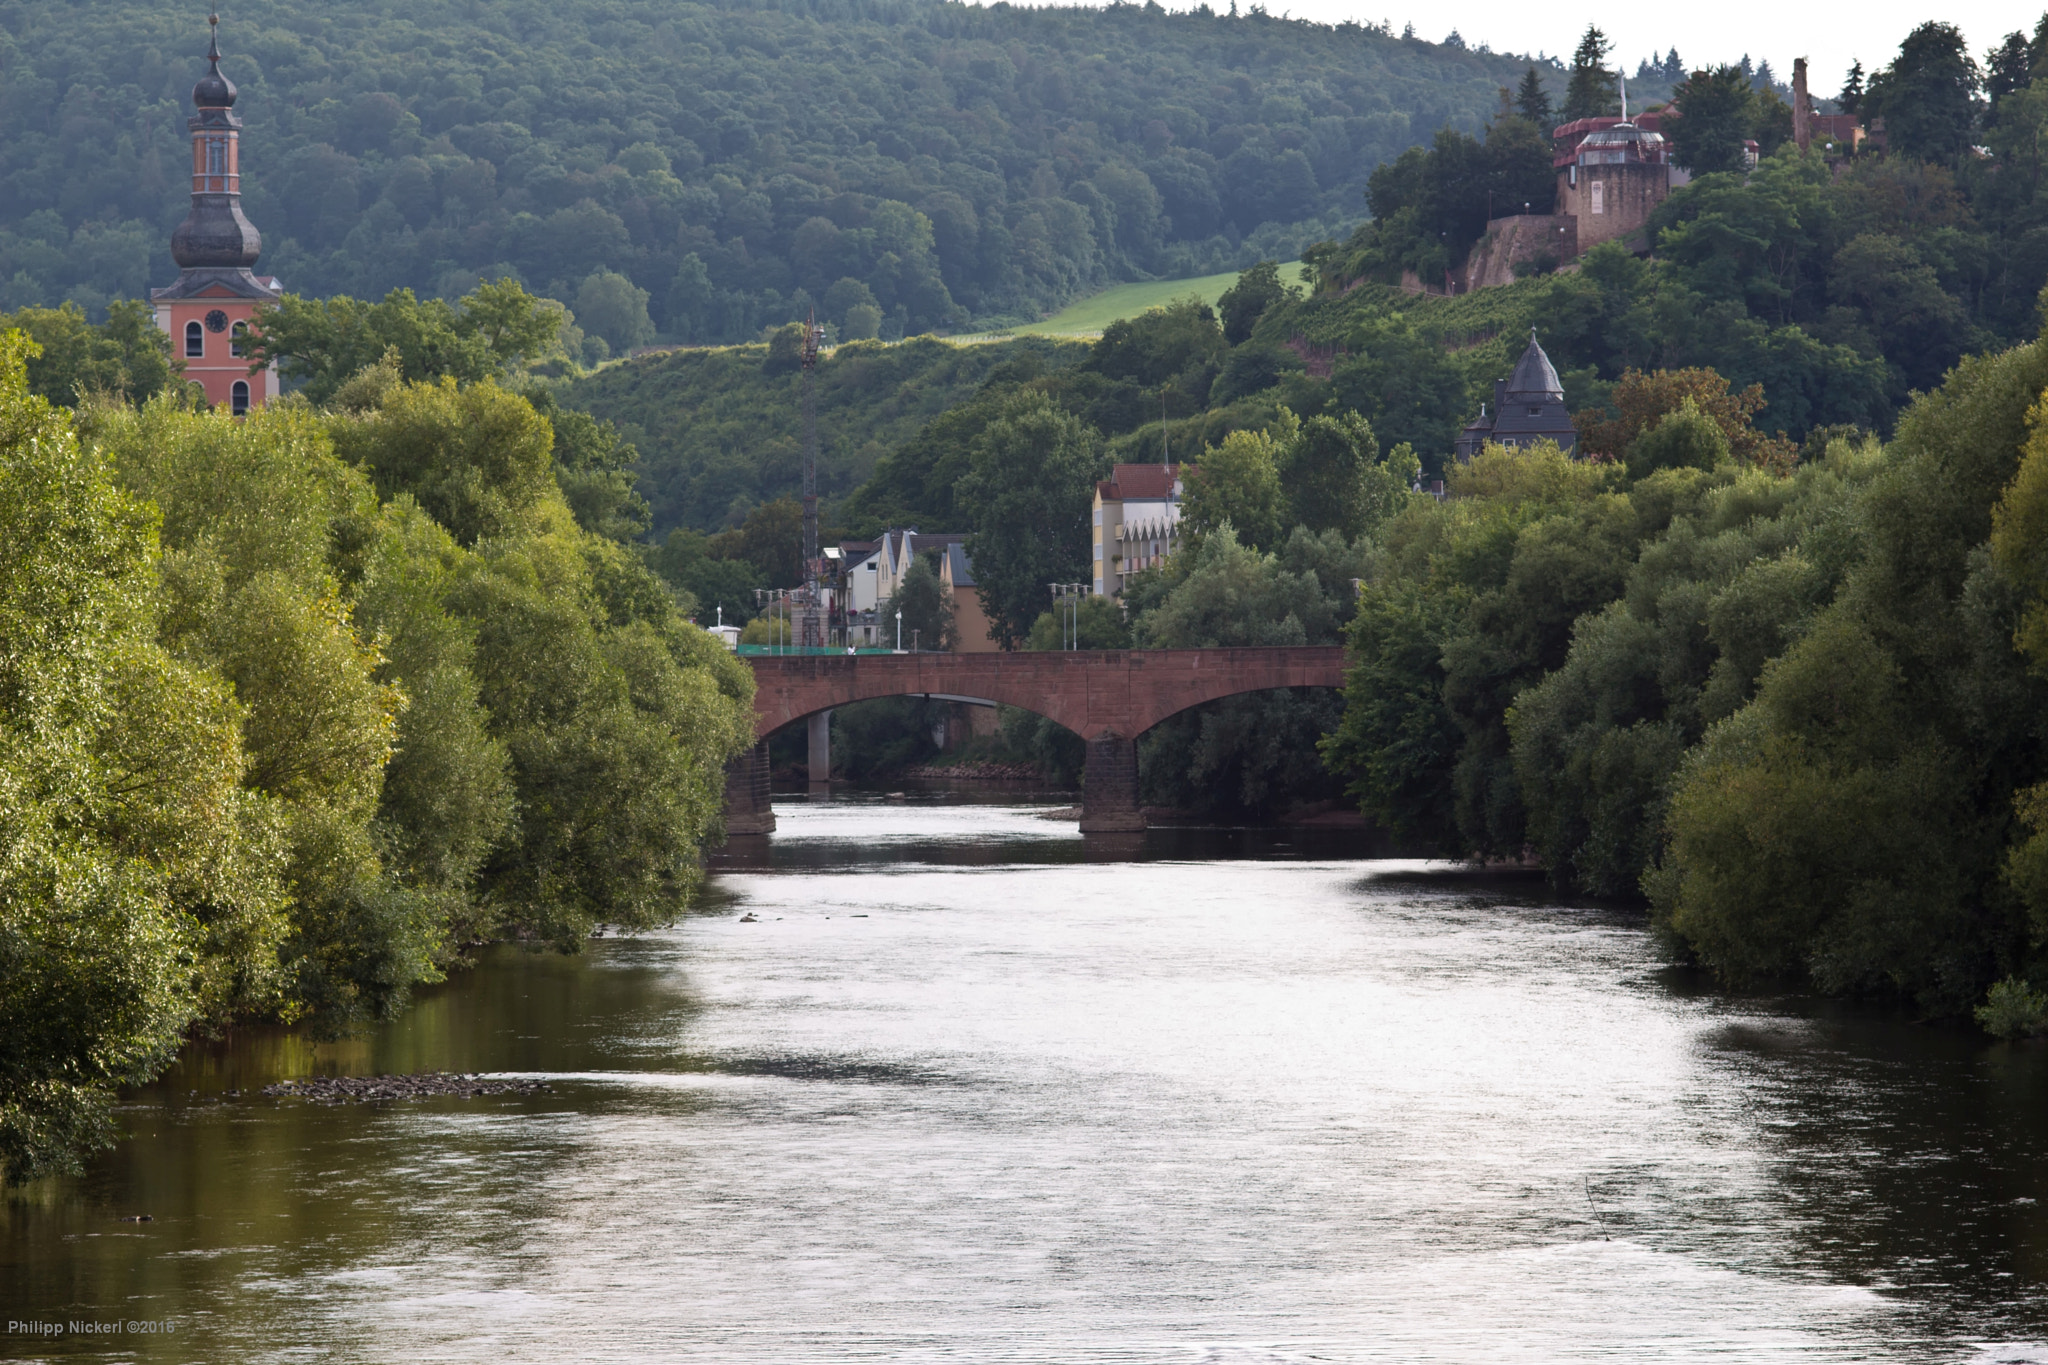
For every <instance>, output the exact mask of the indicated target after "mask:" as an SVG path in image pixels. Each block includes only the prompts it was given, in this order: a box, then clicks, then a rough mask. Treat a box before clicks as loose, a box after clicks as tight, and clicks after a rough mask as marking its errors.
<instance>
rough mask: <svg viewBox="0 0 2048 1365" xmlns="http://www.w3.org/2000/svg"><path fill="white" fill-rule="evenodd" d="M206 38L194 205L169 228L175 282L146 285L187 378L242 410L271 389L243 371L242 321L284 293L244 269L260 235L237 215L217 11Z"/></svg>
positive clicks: (252, 260) (237, 134)
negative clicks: (173, 228)
mask: <svg viewBox="0 0 2048 1365" xmlns="http://www.w3.org/2000/svg"><path fill="white" fill-rule="evenodd" d="M206 22H207V23H208V24H209V25H210V26H211V28H212V37H211V40H210V42H209V43H208V45H207V52H206V62H207V72H206V74H205V75H204V76H202V77H200V79H199V84H197V85H195V86H193V87H192V103H193V104H194V105H196V106H197V107H198V110H199V112H198V113H196V114H194V115H193V116H192V117H191V118H188V119H186V120H185V126H186V127H187V128H189V129H191V131H192V211H191V212H190V213H188V214H186V215H185V221H184V222H182V223H180V224H179V225H178V230H177V231H176V232H173V233H172V234H171V259H172V260H174V261H176V262H177V263H178V265H179V267H180V268H179V271H178V279H177V282H176V283H174V284H172V285H171V286H170V287H169V288H166V289H152V290H150V291H149V297H150V302H152V303H153V304H155V305H156V321H157V326H159V327H161V328H163V329H164V331H166V332H168V333H169V334H170V337H171V353H172V354H173V355H176V356H179V357H181V358H182V359H183V360H184V362H185V378H187V379H189V380H192V381H193V382H195V383H197V384H199V385H200V386H201V387H202V388H204V389H205V390H206V398H207V401H208V402H210V403H212V404H213V405H214V406H216V407H226V408H227V409H228V410H229V411H230V412H233V413H235V414H236V415H238V416H239V415H240V414H242V413H244V412H247V411H248V410H249V409H250V408H252V407H256V406H258V405H260V404H262V403H264V402H266V401H268V400H269V399H272V398H275V397H277V375H276V373H275V372H273V371H271V370H268V369H265V370H259V371H257V372H256V373H255V374H251V373H250V372H249V358H248V356H247V354H246V352H247V350H248V340H249V328H250V327H251V325H252V320H253V318H254V317H255V314H256V305H257V304H259V303H263V302H265V301H268V300H274V299H278V298H281V297H283V295H284V287H283V286H282V285H280V284H279V283H278V282H277V281H276V280H275V279H270V278H265V277H263V276H259V275H257V274H255V273H254V272H252V271H251V270H250V269H249V267H250V266H253V265H255V264H256V258H257V256H259V255H260V254H262V251H263V237H262V234H260V233H258V232H257V231H256V228H255V226H254V225H253V224H251V223H250V221H249V220H248V219H247V218H244V217H243V216H242V171H241V164H242V162H241V143H242V120H241V119H240V118H239V117H237V116H236V114H235V93H236V92H235V86H234V82H232V81H230V80H229V79H228V78H227V77H226V76H223V75H221V74H220V16H219V15H218V14H215V15H210V16H208V18H207V21H206Z"/></svg>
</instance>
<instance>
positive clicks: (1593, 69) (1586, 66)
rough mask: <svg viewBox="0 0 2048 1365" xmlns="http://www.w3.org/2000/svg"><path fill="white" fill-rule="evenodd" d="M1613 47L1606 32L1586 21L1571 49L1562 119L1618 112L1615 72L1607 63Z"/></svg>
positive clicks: (1619, 98) (1572, 119)
mask: <svg viewBox="0 0 2048 1365" xmlns="http://www.w3.org/2000/svg"><path fill="white" fill-rule="evenodd" d="M1613 50H1614V44H1613V43H1611V42H1609V41H1608V39H1607V35H1606V34H1604V33H1602V32H1601V31H1600V30H1599V29H1598V28H1597V27H1595V26H1594V25H1592V24H1588V25H1586V32H1585V36H1583V37H1581V38H1580V39H1579V46H1578V50H1577V51H1575V52H1573V53H1572V66H1571V77H1570V80H1569V81H1568V82H1567V84H1566V85H1565V91H1564V109H1563V111H1562V113H1561V117H1562V118H1563V119H1564V121H1565V122H1566V123H1571V122H1573V121H1574V120H1577V119H1582V118H1596V117H1598V116H1600V115H1602V114H1619V113H1620V112H1621V91H1620V88H1619V86H1618V85H1617V84H1616V82H1617V81H1618V79H1619V76H1618V73H1617V72H1615V71H1614V70H1613V69H1612V68H1610V67H1609V66H1608V64H1607V57H1608V54H1609V53H1611V52H1612V51H1613Z"/></svg>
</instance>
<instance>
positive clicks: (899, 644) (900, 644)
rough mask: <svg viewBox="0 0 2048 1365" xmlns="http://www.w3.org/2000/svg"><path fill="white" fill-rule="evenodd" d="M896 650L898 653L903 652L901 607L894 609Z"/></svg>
mask: <svg viewBox="0 0 2048 1365" xmlns="http://www.w3.org/2000/svg"><path fill="white" fill-rule="evenodd" d="M896 652H897V653H898V654H901V653H902V652H903V609H902V608H901V607H898V608H897V609H896Z"/></svg>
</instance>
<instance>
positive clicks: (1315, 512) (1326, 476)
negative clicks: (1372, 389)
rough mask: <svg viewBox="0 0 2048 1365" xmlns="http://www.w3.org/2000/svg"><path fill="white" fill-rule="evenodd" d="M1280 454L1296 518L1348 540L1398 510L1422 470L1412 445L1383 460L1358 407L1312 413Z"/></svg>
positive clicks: (1293, 518) (1295, 521)
mask: <svg viewBox="0 0 2048 1365" xmlns="http://www.w3.org/2000/svg"><path fill="white" fill-rule="evenodd" d="M1280 459H1281V464H1280V483H1281V486H1282V488H1283V489H1284V490H1285V493H1286V500H1287V505H1288V507H1289V509H1290V517H1289V520H1290V521H1291V523H1292V524H1293V525H1295V526H1301V527H1306V528H1307V529H1308V530H1309V531H1310V533H1312V534H1316V535H1320V534H1321V533H1323V532H1324V531H1332V530H1334V531H1336V532H1338V533H1339V534H1340V535H1342V536H1343V537H1344V538H1345V539H1346V540H1351V539H1355V538H1356V537H1358V536H1361V535H1364V534H1366V533H1368V532H1370V531H1372V530H1373V529H1375V528H1376V527H1377V526H1378V525H1379V524H1380V523H1381V522H1383V521H1385V520H1386V519H1387V518H1388V517H1390V516H1392V515H1393V514H1394V513H1395V512H1396V511H1398V510H1399V509H1400V506H1401V504H1402V503H1403V502H1404V501H1405V500H1406V499H1407V497H1408V490H1409V487H1410V485H1411V484H1412V483H1413V481H1414V480H1415V479H1416V477H1417V476H1419V475H1420V473H1421V466H1420V463H1419V462H1418V461H1417V460H1416V459H1415V453H1414V451H1412V450H1411V449H1409V448H1408V447H1406V446H1402V447H1400V448H1399V449H1398V450H1397V451H1395V452H1390V453H1389V456H1388V458H1387V459H1386V460H1385V461H1382V460H1381V459H1380V443H1379V440H1378V439H1377V438H1376V437H1375V436H1374V435H1373V432H1372V426H1371V424H1370V423H1368V422H1367V421H1366V420H1365V419H1364V418H1363V417H1360V416H1359V415H1358V414H1357V413H1355V412H1346V413H1342V414H1339V415H1335V416H1332V415H1330V414H1328V413H1321V414H1318V415H1316V416H1314V417H1311V418H1309V419H1308V420H1307V421H1306V422H1303V423H1302V424H1301V426H1300V429H1299V430H1297V431H1296V432H1295V434H1294V436H1293V439H1292V440H1290V441H1288V443H1287V446H1286V448H1285V449H1284V450H1283V451H1282V452H1281V456H1280Z"/></svg>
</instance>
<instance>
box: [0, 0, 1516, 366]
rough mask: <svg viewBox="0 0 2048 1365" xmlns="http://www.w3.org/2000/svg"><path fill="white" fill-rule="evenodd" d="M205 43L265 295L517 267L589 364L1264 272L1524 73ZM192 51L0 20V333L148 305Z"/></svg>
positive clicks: (818, 13) (1314, 33)
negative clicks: (73, 310)
mask: <svg viewBox="0 0 2048 1365" xmlns="http://www.w3.org/2000/svg"><path fill="white" fill-rule="evenodd" d="M222 40H223V43H224V45H225V50H226V53H227V57H226V60H225V61H224V62H223V69H224V70H225V71H226V73H227V74H228V75H229V77H230V78H231V79H232V80H234V81H235V83H236V84H237V85H238V86H239V87H240V89H241V100H240V103H239V105H238V106H237V107H238V111H239V112H240V113H241V114H242V115H243V117H244V118H245V119H246V121H247V125H248V134H247V137H246V140H245V143H244V154H243V156H244V159H243V168H244V171H245V174H246V179H245V181H244V193H245V197H246V207H247V210H248V213H249V215H250V217H251V219H252V220H253V221H254V222H255V223H256V224H257V226H258V227H259V228H260V229H261V230H262V232H263V234H264V239H265V248H266V249H265V254H264V258H263V266H264V268H265V269H266V270H268V271H270V272H273V273H275V274H277V275H278V276H280V277H281V278H282V279H284V281H285V282H286V284H287V285H288V286H289V287H290V288H291V289H292V290H293V291H294V292H296V293H298V294H301V295H303V296H306V297H321V296H326V295H332V294H337V293H349V294H354V295H358V296H364V297H373V298H374V297H381V296H382V295H383V294H384V293H385V292H387V291H388V290H390V289H392V288H394V287H397V286H401V285H403V286H410V287H412V288H414V289H416V290H418V291H420V292H422V293H434V294H438V295H441V296H444V297H449V298H453V297H455V296H457V295H459V294H462V293H465V292H467V290H468V289H469V287H470V286H471V285H473V284H474V283H475V282H476V280H477V278H478V277H479V275H484V276H489V275H491V274H494V273H499V272H504V271H508V270H509V271H511V272H513V273H516V275H517V276H518V278H519V279H520V280H521V281H522V282H523V283H525V284H526V285H527V286H528V287H529V288H530V289H532V290H534V291H535V292H538V293H545V294H548V295H550V296H552V297H555V298H558V299H561V300H563V301H564V302H566V303H568V304H569V305H570V306H571V307H572V308H574V309H575V310H576V311H577V313H578V315H579V318H580V320H581V321H582V323H583V325H584V327H585V329H586V330H587V331H589V332H591V333H592V334H594V335H597V336H600V337H602V338H603V339H604V341H605V342H606V343H608V345H609V347H611V348H612V349H618V348H621V347H626V346H631V345H636V344H642V343H645V342H647V341H650V340H652V339H654V337H655V336H656V335H657V333H658V334H660V335H663V336H668V337H672V338H674V339H677V340H684V341H717V340H743V339H749V338H752V337H754V336H756V335H758V334H759V331H760V329H761V328H762V327H763V326H764V325H768V324H775V323H780V322H783V321H785V320H788V319H789V318H791V317H792V316H800V315H801V314H802V313H803V312H804V310H806V309H807V308H809V307H812V306H814V305H815V306H816V307H817V308H818V309H819V313H820V317H821V319H823V320H827V321H829V322H830V323H831V324H832V325H833V326H834V327H836V328H843V329H845V330H846V331H847V332H848V333H849V334H851V335H874V334H875V332H876V330H877V329H879V331H880V334H881V335H883V336H885V337H887V336H900V335H904V334H906V333H915V332H920V331H926V330H932V329H937V328H944V327H948V326H956V325H964V324H966V323H967V322H968V321H969V320H970V319H982V320H986V319H1002V318H1009V319H1016V320H1021V319H1024V318H1027V317H1030V316H1035V315H1037V314H1039V313H1041V312H1043V311H1045V310H1049V309H1051V308H1054V307H1056V306H1058V305H1059V304H1061V303H1063V302H1065V301H1066V300H1067V299H1069V298H1070V297H1072V296H1073V295H1075V294H1076V293H1077V292H1079V291H1083V290H1086V289H1089V288H1093V287H1099V286H1100V285H1102V284H1104V283H1107V282H1109V281H1112V280H1117V279H1132V278H1143V277H1147V276H1161V277H1178V276H1185V275H1199V274H1203V273H1206V272H1211V271H1216V270H1222V269H1228V268H1233V267H1237V266H1242V265H1246V264H1250V263H1251V262H1252V261H1254V260H1257V259H1259V258H1260V257H1262V256H1271V257H1275V258H1276V259H1280V260H1287V259H1291V258H1292V257H1293V255H1294V254H1295V252H1296V251H1297V250H1298V249H1299V248H1300V247H1301V246H1302V245H1304V244H1306V243H1308V242H1311V241H1315V240H1319V239H1321V238H1326V237H1329V236H1331V235H1333V233H1335V232H1336V230H1337V229H1339V228H1340V227H1341V226H1344V225H1346V224H1348V223H1349V222H1354V221H1356V220H1357V219H1358V218H1359V217H1361V216H1362V215H1363V212H1364V207H1365V205H1364V197H1363V193H1362V191H1363V188H1364V185H1365V180H1366V177H1367V176H1368V175H1370V174H1371V172H1372V170H1373V168H1374V167H1375V166H1377V165H1378V164H1380V162H1382V161H1383V160H1385V159H1387V158H1389V157H1392V156H1395V155H1398V154H1399V153H1400V152H1401V151H1402V150H1403V149H1404V148H1406V147H1408V146H1410V145H1413V144H1415V143H1417V142H1421V141H1426V140H1427V139H1428V138H1429V137H1430V136H1431V135H1432V134H1433V133H1434V132H1435V131H1436V130H1437V129H1438V128H1439V127H1443V126H1454V127H1461V128H1476V127H1477V126H1478V125H1479V123H1480V121H1481V120H1482V118H1484V117H1485V116H1486V115H1487V114H1488V113H1490V112H1491V111H1492V110H1493V108H1494V107H1495V105H1496V104H1497V99H1498V91H1499V89H1500V87H1502V86H1504V85H1510V84H1513V83H1515V82H1516V81H1517V80H1518V79H1519V78H1520V77H1521V76H1522V75H1523V74H1524V70H1525V64H1524V63H1521V62H1517V61H1515V60H1513V59H1510V58H1508V57H1505V56H1500V55H1494V54H1489V53H1486V52H1484V51H1475V50H1467V49H1466V48H1464V47H1462V46H1438V45H1435V44H1430V43H1424V42H1420V41H1416V40H1412V39H1410V40H1403V39H1400V38H1396V37H1393V36H1391V35H1390V34H1388V33H1386V32H1384V31H1382V30H1381V29H1378V28H1374V27H1361V26H1359V25H1356V24H1346V25H1342V26H1338V27H1334V28H1332V27H1325V26H1318V25H1313V24H1308V23H1303V22H1297V21H1290V20H1285V19H1281V18H1276V17H1273V16H1271V15H1267V14H1265V13H1262V12H1259V11H1257V10H1256V9H1254V10H1252V11H1250V12H1247V13H1245V14H1242V15H1224V14H1215V13H1210V12H1208V11H1207V8H1206V7H1204V9H1203V10H1201V11H1198V12H1196V13H1192V14H1168V13H1167V12H1165V11H1163V10H1161V9H1160V8H1159V7H1158V6H1156V5H1150V6H1145V7H1139V6H1136V5H1118V6H1113V7H1111V8H1109V9H1107V10H1097V9H1086V8H1075V9H1064V8H1052V9H1043V10H1034V9H1023V8H1012V7H1009V6H1004V5H997V6H994V7H991V8H979V7H972V6H962V5H958V4H950V3H943V2H942V0H788V2H787V3H782V4H758V3H750V4H737V3H733V4H655V3H650V2H649V0H616V2H614V3H605V4H599V3H594V2H590V0H560V3H538V2H537V0H513V2H512V3H503V4H492V5H488V6H482V5H475V4H471V3H467V0H462V2H458V0H418V2H417V3H412V4H405V5H398V4H392V3H385V2H383V0H337V3H333V4H328V5H321V6H305V5H291V4H283V3H279V2H278V0H252V3H250V4H248V5H245V6H243V7H241V8H239V9H237V10H235V11H234V12H232V13H230V14H229V15H227V16H226V18H225V21H224V23H223V25H222ZM204 49H205V25H204V23H203V16H202V15H201V14H200V13H199V12H198V11H196V10H195V11H192V12H190V13H187V12H184V11H178V10H170V9H165V8H163V7H161V6H152V5H145V4H141V3H137V0H99V2H97V3H82V4H75V5H54V4H50V3H48V0H5V2H4V3H0V113H4V115H5V118H6V122H7V126H8V129H9V136H8V138H7V139H6V140H5V143H4V145H0V308H18V307H21V306H24V305H31V304H33V305H39V306H50V305H54V304H56V303H58V302H60V301H62V300H64V299H74V300H77V301H79V302H80V303H82V304H83V305H85V306H86V307H87V308H88V310H90V311H95V312H96V311H97V310H98V309H100V308H102V307H104V305H105V304H106V303H107V302H108V301H109V300H112V299H118V298H124V297H138V296H141V295H142V294H143V292H144V290H145V289H146V288H147V287H148V286H149V285H150V284H152V283H162V282H163V281H165V280H167V279H169V278H170V276H171V275H172V273H174V272H173V268H172V265H171V262H170V259H169V256H168V252H167V248H166V243H167V239H168V237H169V234H170V231H171V229H172V227H173V226H175V224H176V223H177V222H178V220H179V219H180V218H181V217H182V216H183V214H184V212H185V207H186V201H185V185H186V180H185V176H186V174H187V170H186V168H187V166H188V165H189V155H190V153H189V150H188V146H187V142H186V133H185V126H184V120H185V116H186V114H187V113H188V112H189V103H188V96H189V91H190V89H191V86H192V83H193V81H194V80H195V79H196V78H197V77H198V75H199V74H200V71H201V69H202V67H201V62H200V55H201V53H202V52H203V51H204ZM1248 239H1249V244H1247V243H1248Z"/></svg>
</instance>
